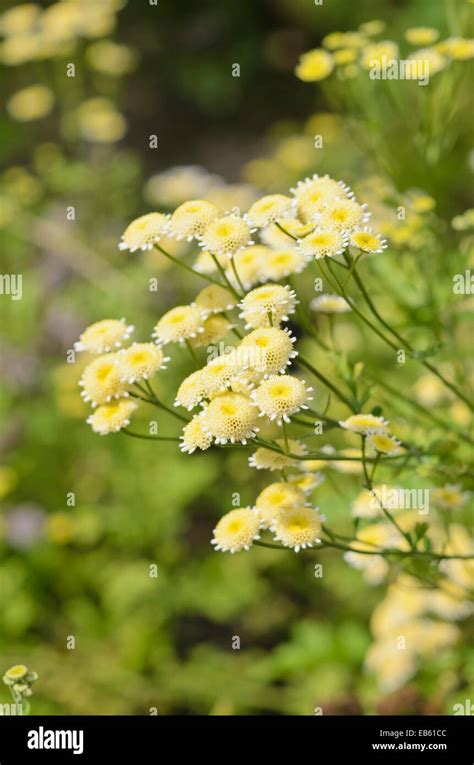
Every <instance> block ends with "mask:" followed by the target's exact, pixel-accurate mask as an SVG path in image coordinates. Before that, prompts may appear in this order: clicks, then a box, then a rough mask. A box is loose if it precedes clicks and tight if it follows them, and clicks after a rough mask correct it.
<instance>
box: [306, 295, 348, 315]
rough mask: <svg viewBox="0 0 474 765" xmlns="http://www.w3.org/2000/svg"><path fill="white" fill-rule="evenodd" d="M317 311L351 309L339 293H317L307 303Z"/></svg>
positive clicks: (342, 311) (326, 311)
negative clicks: (316, 295)
mask: <svg viewBox="0 0 474 765" xmlns="http://www.w3.org/2000/svg"><path fill="white" fill-rule="evenodd" d="M309 306H310V308H311V309H312V310H313V311H317V312H318V313H347V311H351V310H352V309H351V307H350V305H349V303H348V302H347V301H346V300H345V299H344V298H343V297H341V296H340V295H319V296H318V297H315V298H313V299H312V301H311V303H310V304H309Z"/></svg>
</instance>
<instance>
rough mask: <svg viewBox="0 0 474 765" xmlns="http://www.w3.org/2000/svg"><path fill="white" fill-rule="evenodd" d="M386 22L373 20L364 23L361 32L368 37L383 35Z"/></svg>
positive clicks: (360, 26)
mask: <svg viewBox="0 0 474 765" xmlns="http://www.w3.org/2000/svg"><path fill="white" fill-rule="evenodd" d="M385 26H386V25H385V21H380V20H379V19H372V20H371V21H364V23H363V24H360V25H359V31H360V32H362V34H364V35H367V36H368V37H375V36H376V35H380V34H382V32H383V31H384V29H385Z"/></svg>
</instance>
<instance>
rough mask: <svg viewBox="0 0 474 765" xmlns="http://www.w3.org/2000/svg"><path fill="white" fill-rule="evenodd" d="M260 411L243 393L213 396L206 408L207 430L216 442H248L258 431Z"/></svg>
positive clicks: (205, 425) (204, 415)
mask: <svg viewBox="0 0 474 765" xmlns="http://www.w3.org/2000/svg"><path fill="white" fill-rule="evenodd" d="M257 417H258V411H257V408H256V406H255V405H254V404H253V402H252V401H251V400H250V398H249V397H248V396H244V395H242V394H241V393H223V394H221V395H219V396H216V398H213V399H212V401H211V402H210V403H209V404H208V406H207V407H206V408H205V409H204V414H203V423H204V428H205V430H206V431H207V432H208V433H210V435H211V436H212V437H213V439H214V440H215V443H216V444H226V443H227V442H228V441H230V442H231V443H232V444H233V443H236V442H239V443H242V444H246V443H247V441H248V439H250V438H254V437H255V435H256V434H257V432H258V428H257V427H256V422H257Z"/></svg>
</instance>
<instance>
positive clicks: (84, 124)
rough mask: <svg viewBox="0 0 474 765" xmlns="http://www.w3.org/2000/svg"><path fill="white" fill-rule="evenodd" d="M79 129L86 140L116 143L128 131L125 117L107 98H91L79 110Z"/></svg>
mask: <svg viewBox="0 0 474 765" xmlns="http://www.w3.org/2000/svg"><path fill="white" fill-rule="evenodd" d="M77 123H78V126H79V131H80V134H81V136H82V138H84V140H85V141H91V142H94V143H115V142H116V141H120V139H121V138H123V136H124V135H125V133H126V132H127V123H126V121H125V118H124V117H123V115H122V114H120V112H118V111H117V110H116V108H115V104H114V103H113V101H110V100H109V99H107V98H89V99H88V100H87V101H84V102H83V103H82V104H81V105H80V106H79V108H78V110H77Z"/></svg>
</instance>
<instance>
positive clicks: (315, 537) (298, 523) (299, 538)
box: [272, 507, 321, 552]
mask: <svg viewBox="0 0 474 765" xmlns="http://www.w3.org/2000/svg"><path fill="white" fill-rule="evenodd" d="M272 531H273V532H274V533H275V539H276V540H277V541H279V542H281V543H282V544H283V545H284V546H285V547H291V548H292V549H293V550H294V551H295V552H299V551H300V550H304V549H305V548H306V547H313V545H315V544H318V543H319V542H320V541H321V540H320V534H321V519H320V516H319V513H318V510H317V508H314V507H294V508H292V509H291V510H280V511H279V512H278V513H277V515H276V517H275V520H274V523H273V525H272Z"/></svg>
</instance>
